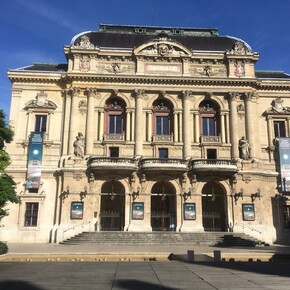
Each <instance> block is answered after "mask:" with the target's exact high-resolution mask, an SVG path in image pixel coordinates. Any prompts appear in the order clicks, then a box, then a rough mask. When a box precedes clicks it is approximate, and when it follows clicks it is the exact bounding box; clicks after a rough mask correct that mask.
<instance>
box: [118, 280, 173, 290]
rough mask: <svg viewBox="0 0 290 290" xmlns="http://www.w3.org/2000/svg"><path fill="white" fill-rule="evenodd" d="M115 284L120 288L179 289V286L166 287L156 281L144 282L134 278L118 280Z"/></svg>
mask: <svg viewBox="0 0 290 290" xmlns="http://www.w3.org/2000/svg"><path fill="white" fill-rule="evenodd" d="M115 284H116V285H115V286H118V287H120V288H123V289H126V290H136V289H138V290H149V289H150V290H152V289H154V290H164V289H167V290H178V289H177V288H171V287H164V286H160V285H157V284H154V283H149V282H144V281H140V280H134V279H130V280H128V279H124V280H117V281H116V283H115Z"/></svg>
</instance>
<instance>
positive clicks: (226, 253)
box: [0, 243, 290, 261]
mask: <svg viewBox="0 0 290 290" xmlns="http://www.w3.org/2000/svg"><path fill="white" fill-rule="evenodd" d="M8 248H9V251H8V254H7V255H3V256H0V261H1V260H6V261H7V259H8V258H9V259H8V260H11V258H13V259H14V260H15V259H16V258H17V259H20V260H21V259H22V260H23V259H26V260H33V259H36V258H37V260H41V259H44V260H48V259H58V260H61V261H63V260H74V259H78V260H80V259H81V260H84V261H88V260H114V261H116V260H117V261H118V260H122V259H123V260H124V259H128V260H144V259H145V260H146V259H154V258H155V259H159V260H167V259H168V257H169V256H171V257H175V258H176V259H180V260H187V255H188V251H194V255H195V257H201V256H204V257H205V256H206V257H213V256H214V251H215V252H216V251H220V256H221V259H224V260H229V259H232V260H235V261H248V260H250V259H252V260H253V261H256V260H260V261H269V260H270V259H271V258H272V257H273V256H284V257H287V256H289V260H290V246H281V245H274V246H268V247H244V248H234V247H228V248H226V247H211V246H196V245H192V246H191V245H118V244H104V245H95V244H83V245H62V244H49V243H8ZM4 256H5V257H4ZM17 259H16V260H17ZM203 259H204V258H203ZM203 259H202V260H203Z"/></svg>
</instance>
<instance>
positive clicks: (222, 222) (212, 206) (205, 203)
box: [202, 182, 227, 232]
mask: <svg viewBox="0 0 290 290" xmlns="http://www.w3.org/2000/svg"><path fill="white" fill-rule="evenodd" d="M226 209H227V202H226V195H225V192H224V189H223V187H222V186H221V185H220V184H219V183H218V182H208V183H207V184H205V186H204V187H203V189H202V224H203V227H204V230H205V231H222V232H223V231H226V230H227V215H226Z"/></svg>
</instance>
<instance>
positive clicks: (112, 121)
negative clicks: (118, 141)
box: [109, 115, 122, 134]
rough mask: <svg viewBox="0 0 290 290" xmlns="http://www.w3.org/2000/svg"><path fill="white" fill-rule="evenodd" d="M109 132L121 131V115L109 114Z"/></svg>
mask: <svg viewBox="0 0 290 290" xmlns="http://www.w3.org/2000/svg"><path fill="white" fill-rule="evenodd" d="M109 133H110V134H120V133H122V116H121V115H110V116H109Z"/></svg>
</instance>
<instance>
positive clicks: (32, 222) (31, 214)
mask: <svg viewBox="0 0 290 290" xmlns="http://www.w3.org/2000/svg"><path fill="white" fill-rule="evenodd" d="M37 216H38V202H27V203H26V209H25V217H24V219H25V220H24V226H26V227H36V226H37Z"/></svg>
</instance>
